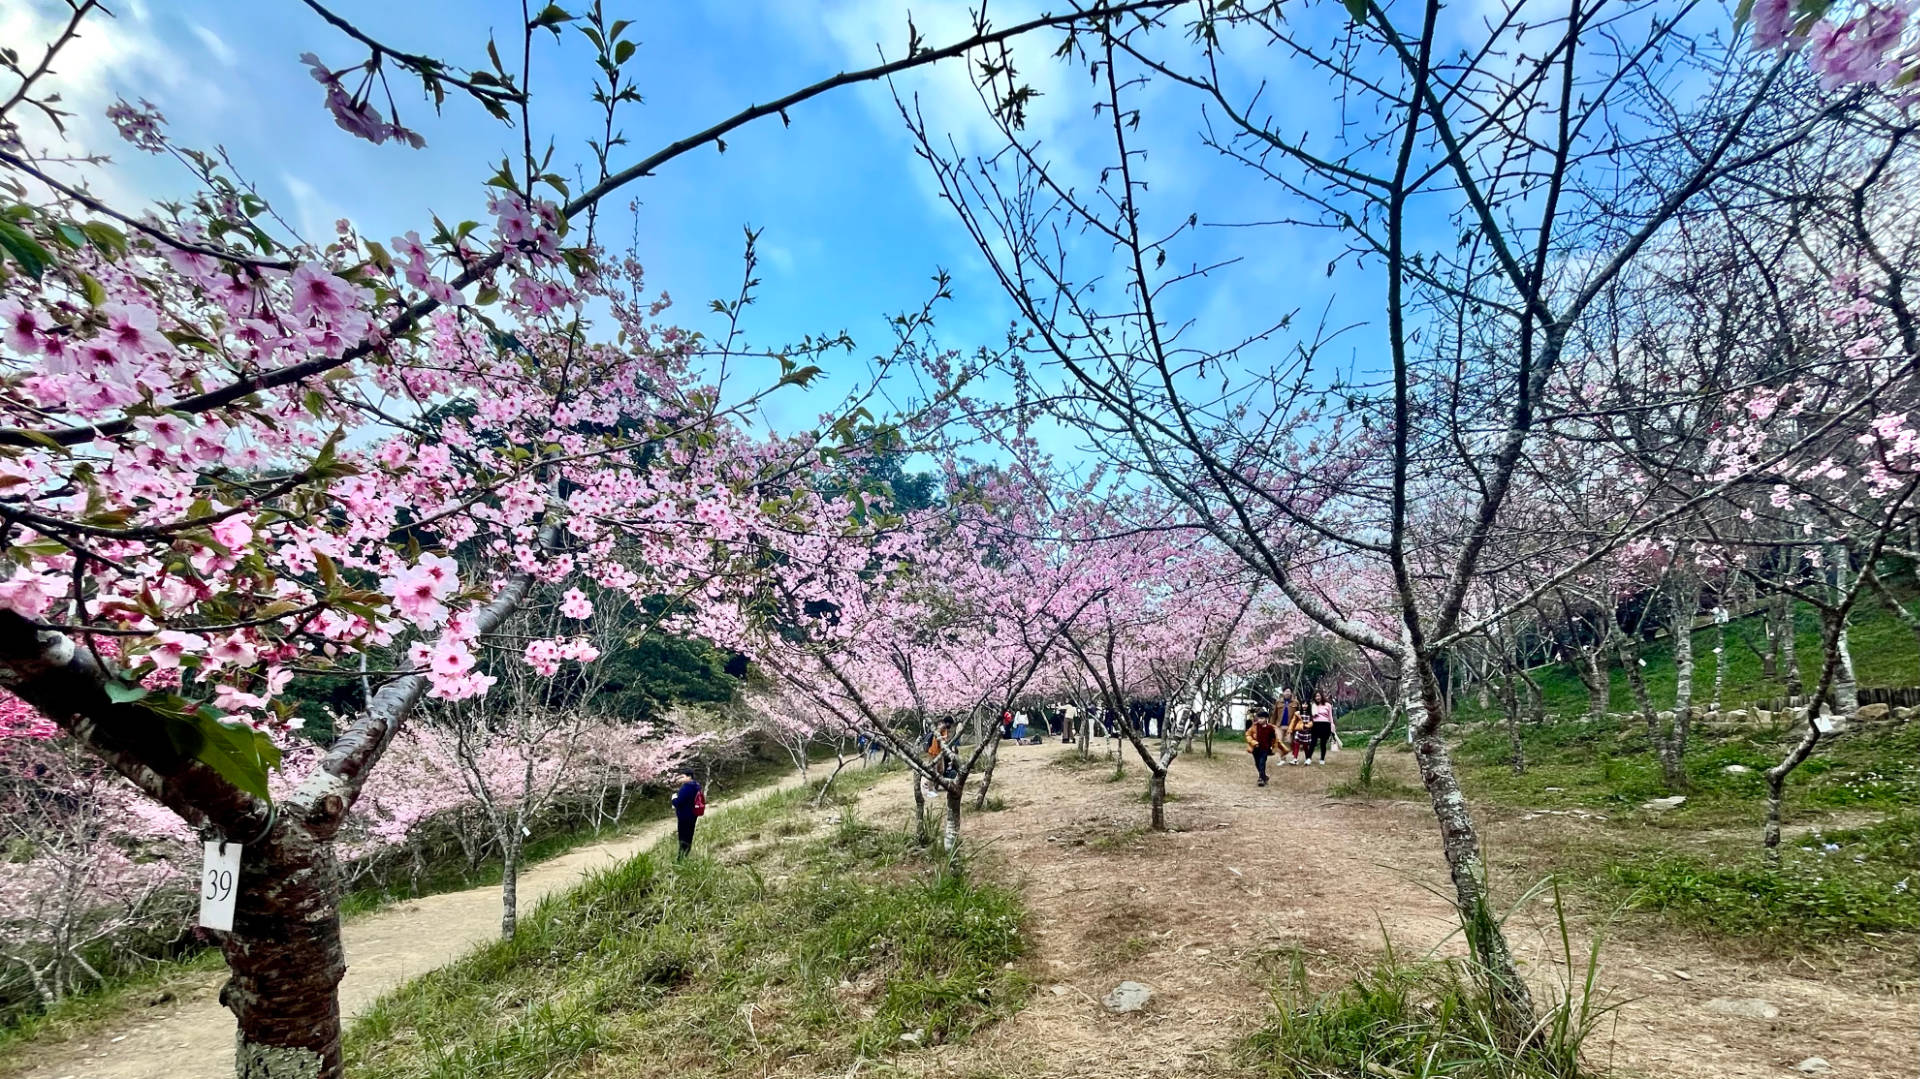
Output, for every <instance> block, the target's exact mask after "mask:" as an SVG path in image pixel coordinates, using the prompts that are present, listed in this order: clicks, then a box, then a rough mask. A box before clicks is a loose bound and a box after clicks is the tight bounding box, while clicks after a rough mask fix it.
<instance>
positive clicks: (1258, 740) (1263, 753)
mask: <svg viewBox="0 0 1920 1079" xmlns="http://www.w3.org/2000/svg"><path fill="white" fill-rule="evenodd" d="M1273 711H1274V714H1275V716H1278V715H1279V712H1280V706H1279V705H1275V706H1274V709H1273ZM1279 744H1280V728H1278V727H1276V726H1274V725H1273V721H1272V720H1271V719H1269V718H1268V717H1266V716H1255V717H1254V719H1253V725H1252V726H1250V727H1248V728H1247V752H1248V753H1251V754H1253V770H1254V771H1256V772H1258V773H1260V781H1259V782H1258V783H1256V784H1255V786H1260V787H1264V786H1266V785H1267V758H1269V757H1271V756H1273V751H1274V747H1276V746H1278V745H1279Z"/></svg>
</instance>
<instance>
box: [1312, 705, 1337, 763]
mask: <svg viewBox="0 0 1920 1079" xmlns="http://www.w3.org/2000/svg"><path fill="white" fill-rule="evenodd" d="M1307 739H1308V741H1307V763H1308V764H1325V763H1327V743H1329V742H1331V741H1333V703H1332V702H1331V701H1329V700H1327V695H1326V694H1324V693H1315V694H1314V695H1313V715H1312V722H1311V723H1310V724H1309V725H1308V726H1307ZM1316 749H1317V750H1319V751H1320V759H1319V760H1317V761H1316V760H1314V759H1313V751H1314V750H1316Z"/></svg>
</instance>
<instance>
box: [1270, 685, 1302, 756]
mask: <svg viewBox="0 0 1920 1079" xmlns="http://www.w3.org/2000/svg"><path fill="white" fill-rule="evenodd" d="M1299 719H1300V706H1299V705H1298V704H1296V703H1295V702H1294V699H1293V690H1290V689H1283V690H1281V691H1280V699H1279V700H1277V701H1275V702H1273V727H1274V730H1275V731H1276V732H1277V734H1276V737H1277V739H1278V740H1277V741H1276V742H1275V743H1274V748H1275V751H1276V752H1278V753H1279V754H1280V763H1281V764H1293V763H1295V761H1294V758H1292V757H1289V756H1287V750H1288V749H1290V748H1292V746H1293V727H1294V724H1295V723H1296V722H1298V721H1299Z"/></svg>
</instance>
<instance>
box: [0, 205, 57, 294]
mask: <svg viewBox="0 0 1920 1079" xmlns="http://www.w3.org/2000/svg"><path fill="white" fill-rule="evenodd" d="M0 248H5V249H6V252H7V254H9V255H12V256H13V261H15V262H17V263H19V264H20V268H21V269H22V270H25V271H26V272H27V276H28V277H31V278H33V279H34V280H35V281H38V280H40V277H41V275H42V274H44V273H46V272H47V267H48V266H49V265H51V264H52V262H53V256H51V255H49V254H47V249H46V248H44V247H41V246H40V241H38V240H36V239H34V238H33V237H31V236H29V235H27V233H26V230H24V229H22V228H21V227H20V226H18V225H16V224H14V223H13V222H11V221H7V220H5V219H0Z"/></svg>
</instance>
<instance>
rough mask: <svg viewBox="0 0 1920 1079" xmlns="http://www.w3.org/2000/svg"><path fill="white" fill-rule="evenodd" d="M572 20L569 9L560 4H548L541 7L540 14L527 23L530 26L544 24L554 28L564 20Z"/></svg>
mask: <svg viewBox="0 0 1920 1079" xmlns="http://www.w3.org/2000/svg"><path fill="white" fill-rule="evenodd" d="M572 21H573V16H572V15H569V14H568V13H567V9H565V8H563V7H561V6H560V5H559V4H548V5H547V6H546V7H544V8H541V9H540V14H538V15H535V16H534V17H533V21H532V22H530V23H528V24H527V25H528V26H529V27H536V26H544V27H547V28H548V29H552V28H553V27H556V26H559V25H560V24H561V23H563V22H572Z"/></svg>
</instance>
